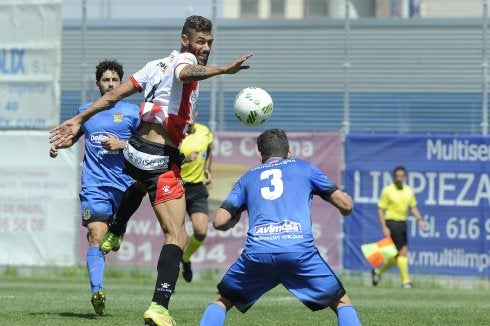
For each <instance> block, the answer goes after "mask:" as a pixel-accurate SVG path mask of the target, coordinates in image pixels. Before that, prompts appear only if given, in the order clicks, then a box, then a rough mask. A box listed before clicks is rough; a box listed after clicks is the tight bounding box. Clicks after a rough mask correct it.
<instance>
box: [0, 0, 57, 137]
mask: <svg viewBox="0 0 490 326" xmlns="http://www.w3.org/2000/svg"><path fill="white" fill-rule="evenodd" d="M0 31H2V33H0V130H1V129H4V130H5V129H47V128H52V127H54V126H56V125H57V124H58V122H59V117H60V113H59V112H60V95H59V94H60V91H59V80H60V70H61V1H60V0H3V1H0Z"/></svg>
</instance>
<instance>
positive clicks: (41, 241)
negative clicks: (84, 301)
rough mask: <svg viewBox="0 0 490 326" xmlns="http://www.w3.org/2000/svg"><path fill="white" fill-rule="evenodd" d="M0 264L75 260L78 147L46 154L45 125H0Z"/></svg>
mask: <svg viewBox="0 0 490 326" xmlns="http://www.w3.org/2000/svg"><path fill="white" fill-rule="evenodd" d="M0 153H1V158H0V265H16V266H48V265H56V266H68V265H73V264H74V263H76V262H77V259H78V257H77V255H76V244H77V241H78V238H77V235H78V233H77V231H78V228H79V225H80V223H79V219H77V217H78V216H79V215H80V213H79V202H78V192H79V183H80V164H79V162H80V147H79V146H78V144H77V145H75V146H73V147H71V148H69V149H64V150H61V151H59V155H58V157H57V158H55V159H53V158H50V157H49V141H48V131H19V130H16V131H13V130H12V131H0Z"/></svg>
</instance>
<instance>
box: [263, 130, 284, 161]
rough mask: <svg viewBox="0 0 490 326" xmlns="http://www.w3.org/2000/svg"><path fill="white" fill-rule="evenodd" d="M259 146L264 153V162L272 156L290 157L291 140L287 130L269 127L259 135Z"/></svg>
mask: <svg viewBox="0 0 490 326" xmlns="http://www.w3.org/2000/svg"><path fill="white" fill-rule="evenodd" d="M257 148H258V149H259V152H260V154H261V155H262V162H265V161H267V160H268V159H269V158H271V157H282V158H286V157H288V153H289V141H288V136H287V135H286V132H284V130H281V129H268V130H266V131H264V132H263V133H261V134H260V135H259V137H257Z"/></svg>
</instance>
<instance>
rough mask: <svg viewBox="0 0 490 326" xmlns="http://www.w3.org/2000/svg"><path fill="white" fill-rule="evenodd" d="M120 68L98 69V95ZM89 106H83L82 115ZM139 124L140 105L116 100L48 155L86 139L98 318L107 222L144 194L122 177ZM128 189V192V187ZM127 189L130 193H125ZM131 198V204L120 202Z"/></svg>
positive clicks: (87, 209)
mask: <svg viewBox="0 0 490 326" xmlns="http://www.w3.org/2000/svg"><path fill="white" fill-rule="evenodd" d="M123 74H124V72H123V67H122V65H121V64H119V63H118V62H117V61H115V60H104V61H102V62H100V63H99V64H98V65H97V67H96V72H95V77H96V85H97V87H98V88H99V90H100V95H104V94H105V93H107V92H108V91H110V90H112V89H114V88H116V87H117V86H118V85H119V84H120V83H121V79H122V78H123ZM90 104H91V103H87V104H84V105H82V106H81V107H80V108H79V110H78V112H82V111H84V110H85V109H86V108H88V107H89V106H90ZM138 123H139V113H138V106H136V105H134V104H130V103H127V102H118V103H117V104H116V105H114V106H113V107H112V108H110V109H109V110H107V111H104V112H102V113H101V114H99V115H97V116H96V117H93V118H91V119H89V120H87V121H86V122H85V123H84V124H83V125H82V128H81V129H80V132H79V133H78V135H77V136H76V137H75V138H73V139H71V140H69V141H66V142H64V143H62V144H60V145H57V146H54V145H52V146H51V148H50V156H51V157H56V156H57V155H58V149H60V148H68V147H70V146H72V145H73V144H74V143H76V142H77V140H78V139H80V137H82V135H83V136H84V140H85V155H84V159H83V168H82V189H81V192H80V204H81V205H80V206H81V207H80V208H81V213H82V224H83V225H84V226H85V227H87V229H88V233H87V240H88V243H89V248H88V250H87V270H88V276H89V280H90V286H91V288H92V299H91V302H92V305H93V307H94V310H95V312H96V313H97V314H99V315H103V314H104V313H105V294H104V292H103V291H102V289H103V284H104V265H105V263H104V253H103V252H102V251H101V250H100V249H99V245H100V242H101V239H102V237H103V235H104V234H105V233H106V232H107V230H108V223H109V222H110V221H111V220H112V219H113V217H114V215H115V214H116V211H117V214H129V215H131V214H132V213H134V211H136V209H137V208H138V206H139V205H140V203H141V200H142V199H143V197H144V195H145V191H144V190H139V189H138V188H137V187H136V184H134V185H133V180H132V179H131V178H130V177H129V176H128V175H126V174H125V173H123V168H124V157H123V154H122V149H123V148H124V146H125V145H126V141H127V139H129V137H130V136H131V134H132V133H134V132H135V131H136V128H137V127H138ZM128 187H129V188H128ZM126 189H128V191H127V192H126V193H125V191H126ZM123 197H124V198H125V199H126V197H127V198H130V200H124V201H123Z"/></svg>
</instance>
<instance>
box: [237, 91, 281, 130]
mask: <svg viewBox="0 0 490 326" xmlns="http://www.w3.org/2000/svg"><path fill="white" fill-rule="evenodd" d="M234 109H235V116H236V118H237V119H238V120H239V121H240V122H241V123H243V124H244V125H247V126H258V125H261V124H263V123H264V122H266V121H267V119H269V118H270V116H271V115H272V98H271V96H270V95H269V93H267V92H266V91H264V90H263V89H262V88H258V87H247V88H245V89H243V90H242V91H240V92H239V93H238V94H237V96H236V97H235V103H234Z"/></svg>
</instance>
